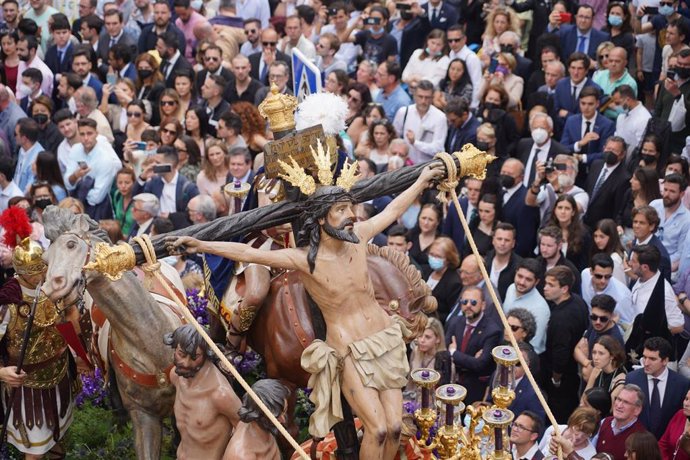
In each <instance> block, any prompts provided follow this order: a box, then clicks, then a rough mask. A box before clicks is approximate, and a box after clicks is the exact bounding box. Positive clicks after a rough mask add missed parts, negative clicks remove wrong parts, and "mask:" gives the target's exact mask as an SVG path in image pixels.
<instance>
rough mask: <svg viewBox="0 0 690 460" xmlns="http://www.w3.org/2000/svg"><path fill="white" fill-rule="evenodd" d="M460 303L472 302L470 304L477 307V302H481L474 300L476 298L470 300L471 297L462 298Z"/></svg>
mask: <svg viewBox="0 0 690 460" xmlns="http://www.w3.org/2000/svg"><path fill="white" fill-rule="evenodd" d="M460 303H461V304H462V305H467V304H470V305H472V306H473V307H476V306H477V304H478V303H479V302H477V301H476V300H474V299H471V300H470V299H462V300H461V301H460Z"/></svg>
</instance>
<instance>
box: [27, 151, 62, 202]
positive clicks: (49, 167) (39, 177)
mask: <svg viewBox="0 0 690 460" xmlns="http://www.w3.org/2000/svg"><path fill="white" fill-rule="evenodd" d="M33 171H34V176H35V178H36V182H46V183H47V184H48V185H49V186H50V188H51V190H52V191H53V195H54V196H55V198H56V201H55V203H57V202H59V201H62V200H63V199H65V198H66V197H67V190H66V189H65V182H64V181H63V179H62V174H60V166H59V165H58V160H57V155H55V154H54V153H53V152H48V151H47V152H41V153H39V154H38V155H37V156H36V161H34V164H33Z"/></svg>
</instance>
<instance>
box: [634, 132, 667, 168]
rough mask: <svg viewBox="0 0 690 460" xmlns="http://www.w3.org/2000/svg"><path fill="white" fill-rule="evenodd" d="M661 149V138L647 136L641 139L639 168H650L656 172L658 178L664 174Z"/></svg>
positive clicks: (654, 135) (651, 135) (664, 163)
mask: <svg viewBox="0 0 690 460" xmlns="http://www.w3.org/2000/svg"><path fill="white" fill-rule="evenodd" d="M662 153H663V148H662V142H661V138H659V136H657V135H656V134H647V135H646V136H645V137H644V139H642V147H641V148H640V155H639V156H640V162H639V167H640V168H651V169H654V170H656V172H657V173H658V174H659V176H661V175H663V174H664V170H665V169H666V161H665V160H666V159H665V158H662Z"/></svg>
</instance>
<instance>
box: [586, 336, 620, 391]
mask: <svg viewBox="0 0 690 460" xmlns="http://www.w3.org/2000/svg"><path fill="white" fill-rule="evenodd" d="M613 327H618V326H613ZM626 374H627V371H626V369H625V349H624V348H623V345H621V343H620V342H619V341H618V339H615V338H614V337H613V336H611V335H602V336H601V337H599V338H598V339H597V341H596V342H595V343H594V346H593V347H592V371H591V372H590V374H589V380H588V381H587V387H586V388H585V390H589V389H590V388H594V387H601V388H604V389H605V390H606V391H608V392H609V394H610V395H611V400H612V401H614V400H615V399H616V396H618V393H619V392H620V391H621V389H622V388H623V385H625V376H626Z"/></svg>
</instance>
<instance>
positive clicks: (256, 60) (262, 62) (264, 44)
mask: <svg viewBox="0 0 690 460" xmlns="http://www.w3.org/2000/svg"><path fill="white" fill-rule="evenodd" d="M277 46H278V33H277V32H276V31H275V30H273V29H265V30H262V31H261V49H262V51H261V52H260V53H254V54H252V55H251V56H249V63H250V64H251V66H252V69H251V72H250V73H249V75H250V76H251V77H252V78H254V79H255V80H259V81H260V82H261V84H263V85H265V86H269V84H270V82H269V81H268V69H269V66H270V65H271V64H272V63H273V62H275V61H283V62H285V63H287V65H288V68H289V70H290V71H289V72H288V74H289V75H292V59H291V58H290V56H288V55H287V54H285V53H283V52H281V51H278V48H277ZM288 86H292V83H291V82H288Z"/></svg>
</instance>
